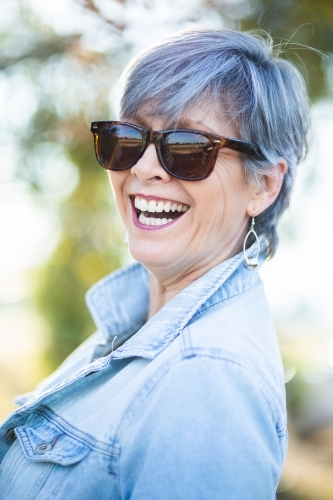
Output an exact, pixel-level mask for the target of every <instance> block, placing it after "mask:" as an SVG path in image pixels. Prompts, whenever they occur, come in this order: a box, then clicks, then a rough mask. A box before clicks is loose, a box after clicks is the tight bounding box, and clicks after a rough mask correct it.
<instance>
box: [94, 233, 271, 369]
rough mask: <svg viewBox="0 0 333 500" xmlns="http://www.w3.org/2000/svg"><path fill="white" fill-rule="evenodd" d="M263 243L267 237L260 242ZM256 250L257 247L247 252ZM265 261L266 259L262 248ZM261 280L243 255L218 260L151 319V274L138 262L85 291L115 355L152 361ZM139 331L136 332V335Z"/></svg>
mask: <svg viewBox="0 0 333 500" xmlns="http://www.w3.org/2000/svg"><path fill="white" fill-rule="evenodd" d="M261 247H263V241H261ZM248 253H249V255H252V254H254V253H255V248H254V246H253V247H251V248H250V249H249V251H248ZM260 255H261V259H260V260H261V263H262V261H263V260H264V256H263V251H261V254H260ZM257 280H258V273H257V272H256V271H252V270H248V268H247V267H246V266H245V265H244V257H243V253H240V254H238V255H236V256H234V257H232V258H231V259H228V260H227V261H225V262H223V263H221V264H219V265H218V266H216V267H214V268H213V269H211V270H210V271H209V272H208V273H206V274H205V275H203V276H201V277H200V278H199V279H198V280H196V281H194V282H193V283H191V284H190V285H189V286H188V287H186V288H185V289H184V290H183V291H182V292H180V293H179V294H178V295H176V296H175V297H174V298H173V299H172V300H170V301H169V302H168V303H167V304H166V305H165V306H164V307H163V308H162V309H160V310H159V311H158V313H157V314H155V316H153V317H152V318H151V319H150V320H149V321H147V322H146V320H147V316H148V304H149V275H148V271H147V270H146V269H145V268H144V267H143V266H142V265H141V264H138V263H135V264H131V265H129V266H127V267H125V268H123V269H121V270H119V271H116V272H115V273H113V274H111V275H109V276H107V277H106V278H104V279H103V280H101V281H99V282H98V283H97V284H96V285H94V286H93V287H92V288H91V289H90V290H89V291H88V293H87V297H86V300H87V306H88V308H89V310H90V312H91V314H92V316H93V319H94V321H95V323H96V326H97V327H98V329H99V331H100V332H101V333H102V335H103V336H104V339H105V342H106V343H109V344H110V343H111V341H112V339H113V338H114V337H115V336H117V341H116V344H118V343H119V344H121V343H122V342H124V341H125V343H124V344H123V345H121V346H120V347H119V348H118V349H117V350H116V351H115V352H113V354H112V357H113V358H125V357H132V356H139V357H144V358H148V359H153V358H155V357H156V356H157V354H159V353H160V352H161V351H162V350H163V349H165V348H166V347H167V346H168V345H169V344H170V343H171V342H172V341H173V340H174V338H175V337H176V336H177V335H179V333H180V332H181V331H182V330H183V329H184V327H185V326H186V325H187V324H189V323H191V322H193V321H194V320H195V317H196V315H199V314H202V312H204V311H205V310H206V309H207V308H209V307H211V306H212V305H216V304H217V303H219V302H221V301H224V300H227V299H228V298H230V297H232V296H234V295H237V294H238V293H242V292H243V291H245V290H246V289H247V288H249V287H250V286H252V284H253V283H254V282H256V281H257ZM134 334H136V335H134Z"/></svg>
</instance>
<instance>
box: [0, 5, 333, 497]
mask: <svg viewBox="0 0 333 500" xmlns="http://www.w3.org/2000/svg"><path fill="white" fill-rule="evenodd" d="M207 25H208V26H218V27H227V28H236V29H240V30H249V29H265V30H266V31H268V32H269V33H270V34H271V35H272V37H273V38H274V41H275V43H276V44H278V45H279V46H280V49H281V51H282V57H285V58H287V59H289V60H291V61H292V62H293V63H294V64H296V66H297V67H298V68H299V70H300V71H301V73H302V74H303V76H304V78H305V80H306V82H307V86H308V91H309V95H310V98H311V102H312V111H313V119H314V139H313V146H312V149H311V151H310V154H309V156H308V159H307V160H306V162H305V163H304V164H303V165H302V166H301V169H300V173H299V176H298V181H297V186H296V189H295V194H294V199H293V202H292V204H291V206H290V209H289V210H288V212H287V213H286V214H285V216H284V218H283V220H282V222H281V225H280V237H281V245H280V249H279V251H278V253H277V255H276V257H274V259H273V260H272V262H269V263H267V264H265V266H264V268H263V270H262V276H263V278H264V281H265V284H266V291H267V296H268V300H269V302H270V305H271V308H272V312H273V315H274V320H275V323H276V327H277V331H278V334H279V339H280V345H281V350H282V354H283V359H284V364H285V378H286V388H287V395H288V406H289V432H290V448H289V452H288V457H287V461H286V465H285V468H284V472H283V477H282V480H281V484H280V486H279V493H278V498H279V499H289V500H328V499H330V500H332V499H333V319H332V309H333V301H332V291H331V288H332V282H333V264H332V244H333V237H332V231H333V229H332V219H333V160H332V156H333V155H332V146H333V55H332V54H333V3H332V1H331V0H279V1H274V0H57V1H50V2H46V1H45V0H0V417H1V418H5V417H6V416H7V415H8V413H9V412H10V411H11V410H12V409H14V407H15V406H14V404H13V402H12V399H13V396H14V395H15V394H18V393H22V392H26V391H29V390H32V389H33V387H34V385H35V384H36V383H37V382H38V381H39V380H40V379H41V378H42V377H44V376H45V375H47V374H48V373H50V372H51V371H52V370H53V369H54V368H55V367H56V366H57V365H58V364H59V363H60V362H61V361H62V360H63V359H64V358H65V357H66V356H67V355H68V354H69V353H70V352H71V351H72V350H73V349H74V348H75V347H76V346H77V345H78V344H79V343H80V342H81V341H82V340H84V339H85V338H86V337H87V336H88V335H90V334H91V333H92V332H93V331H94V328H95V327H94V324H93V322H92V320H91V318H90V316H89V314H88V312H87V310H86V307H85V302H84V296H85V292H86V291H87V289H88V288H89V287H90V286H91V285H92V284H93V283H94V282H96V281H97V280H98V279H99V278H101V277H103V276H105V275H106V274H108V273H110V272H111V271H113V270H114V269H116V268H118V267H119V266H121V265H122V264H124V263H126V262H127V261H128V260H129V259H130V257H129V256H128V254H127V250H126V248H125V246H124V244H123V242H122V232H123V230H122V225H121V222H120V219H119V216H118V214H117V212H116V209H115V206H114V204H113V200H112V195H111V191H110V188H109V186H108V181H107V177H106V174H105V172H104V171H103V169H102V168H100V167H99V165H98V164H97V162H96V160H95V158H94V153H93V142H92V136H91V133H90V131H89V125H90V122H91V121H92V120H98V119H115V118H117V102H118V96H119V84H118V78H119V75H120V72H121V70H122V68H123V66H124V65H125V64H126V63H127V62H128V61H129V59H130V58H131V57H132V56H133V55H135V54H136V53H137V52H138V51H139V50H140V49H142V48H144V47H146V46H147V45H149V44H150V43H152V42H154V41H155V40H156V39H158V38H161V37H163V36H164V35H168V34H171V33H173V32H174V31H176V30H178V29H181V28H184V27H191V26H192V27H195V26H207ZM307 47H312V48H313V49H314V50H311V49H309V48H307Z"/></svg>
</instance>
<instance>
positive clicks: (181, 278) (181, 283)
mask: <svg viewBox="0 0 333 500" xmlns="http://www.w3.org/2000/svg"><path fill="white" fill-rule="evenodd" d="M241 249H242V247H241V246H239V244H238V245H237V246H236V247H235V246H233V247H232V248H230V249H229V250H226V252H225V253H224V254H223V255H221V254H220V255H217V256H215V258H214V257H213V256H210V257H211V258H210V259H209V260H208V261H206V262H202V261H200V262H197V263H196V264H195V265H192V266H189V267H188V268H187V269H186V270H184V269H183V270H182V271H180V270H176V271H175V270H174V271H175V272H173V273H172V275H171V274H170V273H168V271H169V269H166V270H165V269H160V268H159V269H156V268H154V269H149V271H150V286H149V288H150V299H149V314H148V320H149V319H150V318H151V317H152V316H154V315H155V314H156V313H157V312H158V311H159V310H160V309H161V308H162V307H163V306H164V305H165V304H166V303H167V302H169V301H170V300H171V299H173V297H175V296H176V295H177V294H178V293H180V292H181V291H182V290H184V289H185V288H186V287H187V286H189V285H190V284H191V283H193V282H194V281H196V280H197V279H199V278H200V277H201V276H203V275H204V274H206V273H207V272H208V271H210V270H211V269H213V267H215V266H217V265H218V264H221V263H222V262H224V261H225V260H227V259H229V258H231V257H233V256H234V255H236V254H237V253H239V252H240V251H241Z"/></svg>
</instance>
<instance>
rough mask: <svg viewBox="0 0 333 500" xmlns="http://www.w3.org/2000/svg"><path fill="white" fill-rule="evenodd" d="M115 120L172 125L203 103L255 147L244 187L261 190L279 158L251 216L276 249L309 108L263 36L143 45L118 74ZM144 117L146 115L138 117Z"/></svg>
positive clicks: (209, 33)
mask: <svg viewBox="0 0 333 500" xmlns="http://www.w3.org/2000/svg"><path fill="white" fill-rule="evenodd" d="M122 82H123V96H122V99H121V108H120V112H121V116H122V117H126V118H127V119H130V118H132V119H134V118H135V117H136V115H137V114H138V112H139V111H140V108H142V106H143V105H144V106H145V110H146V109H148V110H149V114H150V115H152V116H157V117H159V118H163V119H164V120H165V121H166V122H167V123H168V122H169V123H172V124H176V123H177V121H179V120H180V119H181V118H182V116H185V115H187V116H190V110H191V109H193V107H197V106H200V105H204V106H205V108H206V109H212V110H214V111H215V113H216V116H217V118H219V117H220V119H222V120H225V119H227V120H230V121H231V122H232V124H233V126H234V128H235V129H236V131H237V132H238V136H239V138H241V139H243V140H245V141H250V142H254V143H255V144H257V145H258V146H259V147H260V149H261V151H262V152H263V155H264V157H265V160H263V161H261V160H256V159H253V158H251V157H248V156H246V155H243V165H244V176H245V179H246V180H247V182H251V181H252V182H253V181H254V182H256V183H257V184H258V186H260V185H262V183H263V179H264V177H263V176H264V175H273V170H274V167H275V166H276V165H277V164H278V162H279V161H280V160H281V158H284V159H285V160H286V161H287V163H288V171H287V173H286V174H285V176H284V180H283V184H282V188H281V191H280V193H279V195H278V197H277V199H276V200H275V202H274V203H273V204H272V205H271V206H270V207H268V208H267V209H266V210H265V211H264V212H263V213H261V214H260V215H259V216H257V217H256V231H257V233H258V234H262V235H263V236H264V237H265V239H266V241H267V256H269V257H271V256H272V255H273V254H274V253H275V250H276V248H277V244H278V237H277V231H276V226H277V223H278V220H279V218H280V216H281V215H282V213H283V212H284V210H285V209H286V208H287V206H288V204H289V199H290V195H291V191H292V187H293V184H294V180H295V174H296V167H297V165H298V163H299V162H300V161H301V160H302V159H303V158H304V156H305V154H306V152H307V147H308V134H309V128H310V113H309V104H308V98H307V94H306V89H305V85H304V81H303V78H302V76H301V75H300V73H299V72H298V70H297V69H296V68H295V67H294V66H293V65H292V64H291V63H289V62H288V61H285V60H283V59H281V58H279V54H278V51H275V50H274V47H273V42H272V39H271V38H270V36H269V35H268V34H265V35H264V36H263V35H262V34H258V33H256V34H253V33H252V34H251V33H242V32H238V31H233V30H225V29H210V28H208V29H201V30H195V31H193V30H192V31H183V32H180V33H177V34H176V35H174V36H172V37H170V38H167V39H165V40H163V41H161V42H159V43H157V44H156V45H154V46H151V47H149V48H148V49H146V50H145V51H143V52H142V53H141V54H139V55H138V56H137V57H136V58H135V59H133V60H132V61H131V62H130V63H129V65H128V66H127V67H126V68H125V71H124V73H123V76H122ZM145 112H146V111H145Z"/></svg>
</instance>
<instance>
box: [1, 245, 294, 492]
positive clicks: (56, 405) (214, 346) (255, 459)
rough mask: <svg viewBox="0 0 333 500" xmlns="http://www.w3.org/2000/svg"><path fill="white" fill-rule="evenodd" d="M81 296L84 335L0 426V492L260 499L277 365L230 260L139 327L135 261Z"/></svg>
mask: <svg viewBox="0 0 333 500" xmlns="http://www.w3.org/2000/svg"><path fill="white" fill-rule="evenodd" d="M88 305H89V307H90V310H91V312H92V315H93V317H94V319H95V322H96V324H97V326H98V331H97V333H95V334H94V335H93V336H92V337H90V338H89V339H88V340H87V341H86V342H85V343H84V344H82V345H81V346H80V347H79V348H78V349H77V350H76V351H75V352H74V353H73V354H72V355H71V356H70V357H69V358H68V359H67V360H66V361H65V362H64V363H63V365H62V366H61V367H60V368H59V369H58V370H57V371H56V372H55V373H54V374H53V375H52V376H51V377H49V378H48V379H46V380H45V381H44V382H43V383H42V384H41V385H40V386H39V387H38V388H37V389H36V391H35V392H34V393H31V394H29V395H27V396H26V397H25V398H22V399H21V403H23V404H22V406H21V407H20V408H18V409H17V410H16V411H14V412H13V413H12V415H11V416H10V417H9V418H8V419H7V420H6V421H5V422H4V423H3V425H2V427H1V431H0V432H1V434H0V443H1V444H0V461H1V466H0V499H1V500H2V499H9V500H35V499H36V500H50V499H52V500H53V499H54V500H56V499H61V500H84V499H87V500H94V499H98V500H103V499H112V500H118V499H133V500H139V499H140V500H149V499H156V500H164V499H165V500H171V499H172V500H176V499H181V500H185V499H186V500H188V499H191V500H199V499H200V500H210V499H214V500H223V499H225V500H271V499H274V498H275V490H276V486H277V483H278V480H279V476H280V473H281V468H282V465H283V460H284V457H285V452H286V442H287V432H286V410H285V391H284V384H283V373H282V365H281V359H280V354H279V348H278V344H277V341H276V335H275V332H274V328H273V325H272V320H271V317H270V314H269V311H268V308H267V304H266V300H265V296H264V291H263V286H262V283H261V281H260V277H259V275H258V272H256V271H250V270H248V269H247V268H246V267H245V266H244V263H243V257H242V255H237V256H235V257H233V258H232V259H230V260H228V261H226V262H224V263H222V264H220V265H219V266H217V267H215V268H214V269H212V270H211V271H209V272H208V273H207V274H206V275H204V276H202V277H201V278H200V279H198V280H197V281H195V282H194V283H192V284H191V285H189V286H188V287H187V288H186V289H185V290H183V291H182V292H181V293H179V294H178V295H177V296H176V297H174V298H173V299H172V300H171V301H170V302H169V303H167V304H166V306H165V307H163V308H162V309H161V310H160V311H159V312H158V313H157V314H156V315H155V316H154V317H153V318H152V319H151V320H150V321H148V322H146V318H147V311H148V273H147V271H146V270H145V269H144V268H143V267H142V266H141V265H140V264H134V265H131V266H129V267H127V268H125V269H122V270H120V271H118V272H116V273H115V274H113V275H111V276H109V277H107V278H105V279H104V280H102V281H101V282H99V283H98V284H97V285H95V286H94V287H93V288H92V290H91V291H90V292H89V294H88ZM115 336H117V339H116V340H115V343H114V350H113V352H111V353H110V351H111V350H112V346H111V344H112V340H113V339H114V337H115ZM124 339H128V340H127V341H126V342H125V343H123V344H122V345H121V346H120V347H118V348H117V345H120V343H122V342H123V341H124Z"/></svg>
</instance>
